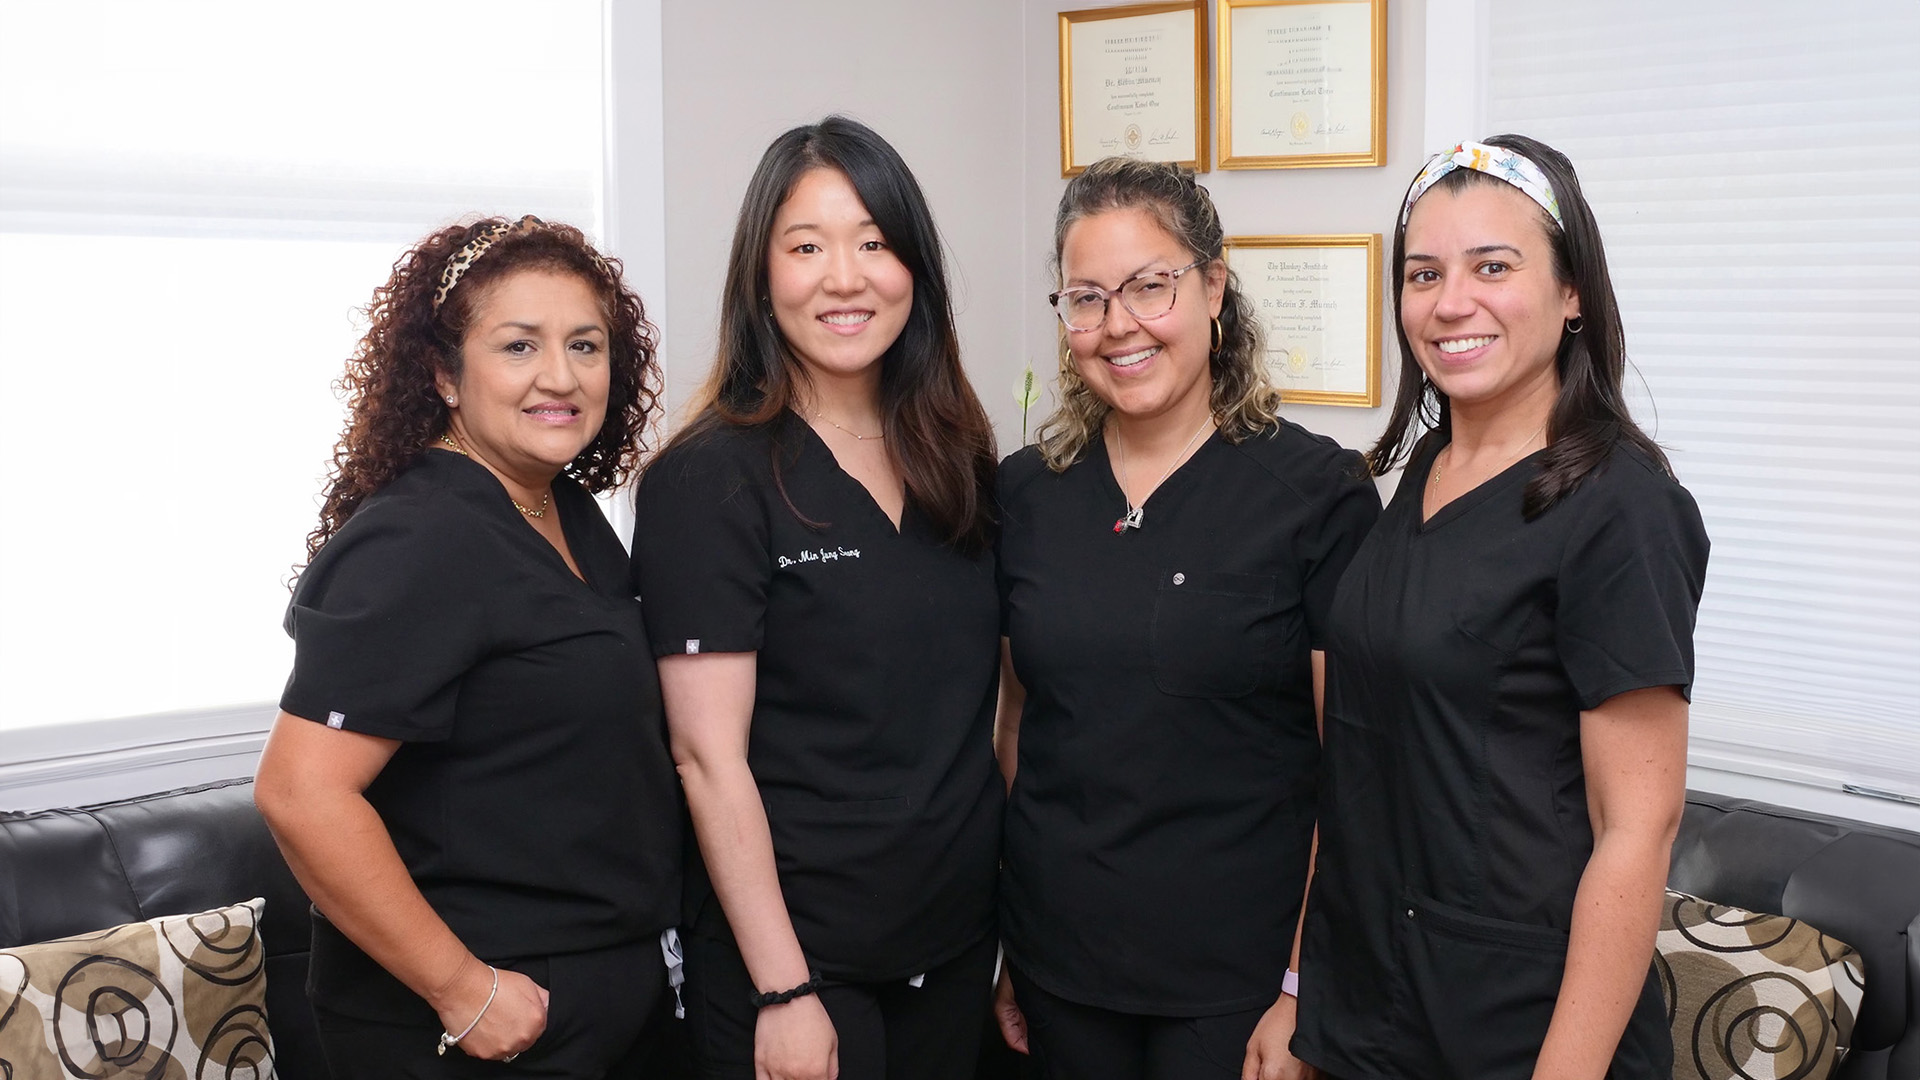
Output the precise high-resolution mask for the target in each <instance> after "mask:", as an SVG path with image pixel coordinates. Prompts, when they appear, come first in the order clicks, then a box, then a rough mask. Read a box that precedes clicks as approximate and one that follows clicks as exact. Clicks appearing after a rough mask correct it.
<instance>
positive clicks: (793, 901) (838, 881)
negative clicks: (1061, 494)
mask: <svg viewBox="0 0 1920 1080" xmlns="http://www.w3.org/2000/svg"><path fill="white" fill-rule="evenodd" d="M775 453H779V454H780V455H781V469H780V473H779V478H778V482H776V479H775V476H774V471H773V454H775ZM783 488H784V496H783V491H782V489H783ZM789 500H791V504H792V505H791V506H789V504H788V501H789ZM635 505H636V509H635V518H636V520H635V524H634V543H633V568H634V580H635V584H636V586H637V587H638V589H639V592H640V599H641V609H642V611H643V612H644V613H645V616H646V620H647V630H648V635H649V637H650V639H651V640H652V642H653V647H654V651H655V652H656V653H657V654H658V655H661V656H667V655H671V654H676V653H680V654H697V653H727V652H754V653H757V658H756V683H755V693H754V705H753V717H752V727H751V729H750V732H749V735H748V744H747V765H748V767H749V768H750V769H751V770H752V772H753V777H754V780H755V782H756V783H757V784H758V786H759V790H760V798H761V802H762V804H763V805H764V806H765V808H766V814H767V823H768V825H769V827H770V829H771V831H772V837H773V852H774V862H775V866H776V868H777V869H778V872H779V876H780V888H781V893H782V895H783V897H784V899H785V901H786V905H787V911H788V913H789V915H790V916H791V917H792V919H793V925H794V931H795V934H796V936H797V937H798V938H799V941H800V947H801V950H802V951H803V952H804V953H805V954H806V956H807V958H808V960H809V962H810V963H812V964H813V966H814V967H816V968H817V969H818V970H819V971H820V972H821V973H822V974H824V975H826V976H827V977H829V978H834V979H844V980H850V981H877V980H884V979H893V978H902V979H904V978H908V977H910V976H913V975H917V974H919V973H921V972H924V971H926V970H927V969H929V968H931V967H934V966H937V965H938V964H939V963H941V962H943V961H945V960H948V959H951V958H953V957H954V956H957V955H959V954H960V953H961V952H962V951H964V950H965V949H966V947H967V946H969V945H971V944H973V943H975V942H977V941H979V940H980V939H981V938H982V937H983V936H985V935H986V934H987V933H989V932H990V930H991V927H992V917H993V895H994V880H995V873H996V865H997V861H998V856H999V835H1000V814H1001V808H1002V804H1003V802H1004V796H1003V794H1002V787H1001V782H1000V779H999V774H998V772H997V771H996V769H995V767H994V761H993V746H992V739H993V710H994V706H995V703H996V695H997V690H998V685H999V630H998V627H999V622H998V604H997V598H996V593H995V591H994V578H993V556H992V553H991V552H984V553H982V554H979V555H976V556H967V555H963V554H961V553H959V552H958V551H956V550H955V549H954V548H952V547H951V546H949V545H948V544H946V543H944V542H942V540H941V538H940V537H938V536H936V535H935V534H934V532H933V530H932V527H931V526H930V525H929V523H928V522H927V520H926V518H925V517H924V516H923V514H922V513H921V511H920V510H919V508H918V507H917V506H916V505H915V503H914V500H913V498H912V496H911V494H909V496H908V498H907V501H906V507H905V510H904V511H903V515H902V518H901V525H900V528H899V529H898V530H897V531H896V530H895V528H894V525H893V522H892V521H891V520H889V519H888V518H887V516H886V514H885V513H884V512H883V511H882V510H881V509H880V507H879V505H878V504H877V503H875V502H874V500H873V498H872V496H871V495H869V494H868V492H867V490H866V488H865V487H863V486H861V484H860V482H859V481H858V480H855V479H854V478H853V477H851V476H849V475H847V473H846V472H844V471H843V470H842V469H841V468H840V466H839V463H838V462H837V461H835V460H834V457H833V452H832V451H831V450H829V449H828V448H827V445H826V444H825V443H823V442H821V441H820V438H819V436H818V435H816V434H815V433H814V432H813V430H812V429H811V428H810V427H808V426H807V424H806V423H805V422H804V421H802V420H801V419H800V418H799V417H798V416H796V415H794V414H793V413H791V412H785V413H782V414H781V415H780V417H778V418H776V419H775V420H773V421H771V422H769V423H767V424H763V425H759V426H754V427H734V426H729V425H725V424H720V425H717V426H715V427H713V428H710V429H708V430H706V431H704V432H702V433H700V434H698V435H697V436H694V437H692V438H689V439H684V440H682V441H680V442H678V443H675V444H674V445H672V446H670V447H669V448H668V449H667V450H665V451H664V452H663V453H661V455H660V456H659V458H658V459H656V460H655V461H654V462H653V464H652V465H651V466H650V467H649V468H648V469H647V472H646V474H645V475H644V476H643V477H642V479H641V482H640V489H639V493H638V496H637V501H636V504H635ZM796 510H797V511H798V513H796ZM801 515H805V518H806V520H802V517H801ZM809 522H811V524H809ZM690 854H691V855H692V856H693V858H694V861H693V863H692V864H691V866H690V870H689V875H688V896H687V902H688V907H687V911H686V914H685V921H686V923H687V924H688V925H694V924H698V923H699V922H700V921H701V919H700V912H701V909H702V907H703V906H704V905H705V904H707V903H708V902H710V901H711V900H712V886H711V884H710V883H709V881H708V879H707V876H706V873H705V871H704V869H703V868H702V865H701V863H700V861H699V858H698V852H697V851H694V852H691V853H690ZM709 915H711V913H709Z"/></svg>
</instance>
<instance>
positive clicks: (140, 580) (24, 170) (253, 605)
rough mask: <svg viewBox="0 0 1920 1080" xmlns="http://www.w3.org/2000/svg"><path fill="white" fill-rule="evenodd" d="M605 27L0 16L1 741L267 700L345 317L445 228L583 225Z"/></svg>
mask: <svg viewBox="0 0 1920 1080" xmlns="http://www.w3.org/2000/svg"><path fill="white" fill-rule="evenodd" d="M606 19H607V9H606V8H605V7H604V6H603V3H602V0H407V2H404V3H395V2H391V0H330V2H328V3H325V4H312V3H304V4H281V3H261V2H259V0H170V2H168V3H152V2H150V0H90V2H85V3H80V2H74V3H55V2H51V0H48V2H34V3H12V2H8V3H3V4H0V325H4V326H5V327H6V329H7V338H6V356H7V365H8V368H7V369H8V371H9V373H10V375H11V376H12V378H11V382H12V386H13V391H14V394H13V399H14V402H15V407H14V408H13V409H12V410H11V411H10V413H9V416H8V418H7V420H6V422H5V423H4V424H0V493H4V494H0V686H4V687H5V693H6V699H5V702H4V704H0V733H6V732H8V731H10V730H12V731H21V730H24V729H34V728H41V727H46V726H50V725H65V724H68V723H71V722H75V721H87V720H96V719H106V718H112V717H126V716H141V715H146V714H152V713H159V712H165V711H174V710H195V711H199V710H212V709H218V708H219V707H222V706H230V705H242V704H250V703H260V702H271V701H272V700H274V699H275V698H277V696H278V694H279V689H280V686H281V685H282V683H283V682H284V681H285V679H286V673H287V669H288V665H289V662H290V660H291V656H292V652H291V648H290V646H289V644H288V642H287V638H286V636H285V634H283V633H282V632H281V631H280V626H279V624H280V617H281V613H282V611H283V610H284V608H285V606H286V602H287V589H286V582H287V580H288V578H289V575H290V571H291V570H292V568H293V566H294V565H295V564H296V563H298V562H300V561H302V559H303V556H304V540H305V536H306V533H307V531H308V530H310V529H311V528H312V527H313V525H314V522H315V520H316V518H317V514H318V509H317V507H318V503H317V498H316V497H317V494H318V492H319V491H320V487H321V479H322V474H323V472H324V469H325V466H326V462H327V459H328V456H329V454H330V452H331V448H332V446H333V443H334V440H335V439H336V438H337V437H338V435H339V432H340V428H341V426H342V423H343V420H344V414H343V410H342V404H341V402H340V401H339V400H338V399H337V398H336V396H335V394H334V392H333V389H332V384H333V382H334V380H336V379H338V378H339V376H340V374H341V371H342V370H343V368H344V365H345V361H346V358H347V356H348V355H349V354H350V353H351V352H352V349H353V346H354V342H355V340H356V338H357V337H358V335H359V333H360V332H361V331H362V330H363V329H364V326H363V325H362V323H361V321H360V319H359V318H358V316H357V310H356V309H358V308H359V307H360V306H362V305H364V304H366V303H367V301H368V299H369V297H370V296H371V294H372V292H373V289H374V286H376V285H378V284H380V283H381V282H382V281H384V280H385V279H386V277H387V274H388V273H389V271H390V268H391V267H392V265H393V262H394V260H395V258H396V257H397V256H398V255H399V254H400V252H401V251H402V250H403V249H404V247H405V246H406V245H407V244H408V243H410V242H412V241H414V240H415V239H417V238H419V237H421V236H423V235H425V234H426V233H427V232H428V231H430V230H431V229H433V228H436V227H438V226H440V225H443V224H447V223H450V222H453V221H456V220H459V219H461V218H463V217H466V216H468V215H475V214H492V213H497V214H506V215H510V216H516V217H517V216H519V215H521V214H527V213H533V214H537V215H540V216H541V217H544V218H547V219H549V220H555V221H567V222H569V223H572V224H576V225H579V226H580V227H582V228H583V229H585V230H586V231H587V232H588V233H589V234H590V235H597V234H599V233H600V232H601V228H602V219H603V217H604V213H603V206H604V205H605V200H604V198H603V189H604V187H605V180H604V178H605V175H606V167H605V160H606V107H605V101H606V98H607V93H606V88H605V81H604V68H605V63H604V57H605V40H604V25H605V23H606ZM267 715H269V716H270V715H271V711H270V709H269V711H268V713H267ZM154 730H156V731H159V730H166V728H165V726H164V725H162V726H160V727H157V728H155V729H154ZM156 737H157V736H156ZM6 756H7V755H6V754H5V753H0V758H4V757H6Z"/></svg>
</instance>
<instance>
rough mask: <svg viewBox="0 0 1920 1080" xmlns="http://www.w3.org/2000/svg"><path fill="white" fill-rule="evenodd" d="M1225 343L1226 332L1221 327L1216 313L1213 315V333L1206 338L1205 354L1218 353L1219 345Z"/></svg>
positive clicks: (1216, 354)
mask: <svg viewBox="0 0 1920 1080" xmlns="http://www.w3.org/2000/svg"><path fill="white" fill-rule="evenodd" d="M1226 343H1227V333H1226V331H1225V330H1223V329H1222V328H1221V326H1220V317H1219V316H1217V315H1216V316H1214V319H1213V335H1212V337H1211V338H1209V339H1208V342H1207V355H1208V356H1218V355H1220V346H1222V345H1225V344H1226Z"/></svg>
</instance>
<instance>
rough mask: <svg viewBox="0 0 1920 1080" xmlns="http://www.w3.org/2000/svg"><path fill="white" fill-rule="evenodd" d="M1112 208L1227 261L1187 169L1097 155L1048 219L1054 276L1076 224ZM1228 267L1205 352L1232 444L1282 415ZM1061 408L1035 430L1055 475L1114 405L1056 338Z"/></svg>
mask: <svg viewBox="0 0 1920 1080" xmlns="http://www.w3.org/2000/svg"><path fill="white" fill-rule="evenodd" d="M1110 210H1142V211H1145V212H1146V213H1148V214H1149V215H1151V216H1152V217H1153V219H1154V221H1156V222H1158V223H1159V225H1160V227H1161V228H1163V229H1165V230H1166V231H1167V235H1168V236H1171V237H1173V238H1174V239H1176V240H1178V241H1180V243H1181V244H1182V245H1184V246H1185V247H1186V249H1187V250H1188V251H1189V252H1191V253H1192V254H1193V257H1194V258H1196V259H1201V260H1207V261H1214V262H1220V263H1221V264H1222V265H1223V267H1224V266H1225V259H1224V249H1225V243H1226V231H1225V230H1224V229H1222V228H1221V226H1220V214H1219V212H1218V211H1216V210H1215V209H1214V207H1213V199H1212V198H1211V197H1210V196H1209V195H1208V194H1207V189H1206V188H1204V187H1201V186H1200V184H1199V182H1198V181H1197V180H1195V178H1194V175H1193V170H1192V169H1188V168H1185V167H1183V166H1180V165H1174V164H1172V163H1170V162H1160V161H1141V160H1138V159H1136V158H1125V157H1110V158H1103V159H1101V160H1100V161H1096V162H1094V163H1093V164H1092V165H1090V166H1088V167H1087V171H1086V172H1083V173H1081V174H1080V175H1079V176H1076V177H1074V178H1073V179H1072V180H1071V181H1068V183H1067V190H1066V192H1065V193H1064V194H1062V195H1061V196H1060V209H1059V211H1058V212H1057V213H1056V214H1055V215H1054V222H1053V271H1054V279H1055V280H1056V281H1058V280H1059V276H1060V251H1061V249H1062V248H1063V247H1064V246H1065V245H1066V241H1067V230H1068V229H1070V228H1072V227H1073V225H1074V223H1075V222H1078V221H1080V220H1081V219H1083V218H1089V217H1092V216H1094V215H1095V214H1103V213H1106V212H1108V211H1110ZM1225 269H1226V271H1227V278H1226V295H1225V297H1224V298H1223V299H1222V301H1221V304H1220V333H1219V335H1218V337H1219V343H1218V345H1217V346H1216V347H1215V349H1214V350H1213V353H1212V355H1211V356H1210V357H1208V368H1209V374H1211V376H1212V378H1213V393H1212V408H1213V422H1214V424H1215V425H1216V426H1217V427H1219V429H1220V434H1221V435H1222V436H1223V437H1224V438H1226V440H1227V441H1228V442H1233V443H1238V442H1240V441H1242V440H1244V439H1246V438H1247V437H1248V436H1250V435H1253V434H1255V433H1256V432H1259V431H1262V430H1265V429H1266V428H1269V427H1271V426H1272V425H1273V422H1274V421H1275V420H1277V419H1279V416H1280V389H1279V387H1277V386H1275V385H1273V380H1272V379H1271V378H1270V377H1269V376H1268V374H1267V364H1266V354H1265V350H1264V349H1263V348H1262V342H1261V336H1260V324H1259V322H1258V321H1257V320H1256V319H1255V318H1254V314H1253V305H1252V304H1251V303H1250V302H1248V300H1247V298H1246V296H1245V294H1243V293H1242V292H1241V291H1240V279H1239V278H1238V277H1237V276H1236V275H1235V274H1234V272H1233V269H1232V268H1231V267H1225ZM1054 389H1055V393H1056V396H1057V397H1058V399H1059V402H1060V407H1059V408H1058V409H1055V410H1054V412H1053V415H1051V416H1049V417H1047V419H1046V420H1045V421H1044V422H1042V423H1041V425H1040V427H1039V429H1038V430H1037V431H1036V432H1035V434H1034V440H1035V442H1036V443H1037V444H1038V445H1039V447H1040V456H1041V457H1042V458H1043V459H1045V461H1046V463H1047V467H1048V468H1049V469H1052V470H1053V471H1054V472H1060V471H1061V470H1063V469H1065V468H1066V467H1067V466H1069V465H1071V464H1073V463H1074V462H1076V461H1078V460H1080V455H1081V454H1083V453H1085V452H1086V449H1087V446H1088V445H1089V444H1090V443H1092V442H1093V440H1094V439H1095V438H1096V437H1098V436H1099V434H1100V432H1101V430H1102V429H1103V428H1104V427H1105V426H1106V422H1107V414H1108V413H1110V412H1112V411H1113V409H1112V407H1111V406H1109V405H1108V404H1107V403H1106V402H1104V401H1102V400H1100V398H1099V396H1098V395H1096V394H1095V393H1094V392H1093V390H1092V389H1091V388H1089V387H1088V386H1087V384H1086V382H1085V381H1084V380H1082V379H1081V378H1080V372H1079V369H1078V368H1076V367H1075V366H1074V363H1073V356H1072V354H1071V353H1070V352H1069V351H1068V349H1067V348H1066V342H1065V341H1064V340H1062V342H1061V349H1060V375H1059V378H1058V380H1057V381H1056V383H1055V384H1054Z"/></svg>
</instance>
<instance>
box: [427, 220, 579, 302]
mask: <svg viewBox="0 0 1920 1080" xmlns="http://www.w3.org/2000/svg"><path fill="white" fill-rule="evenodd" d="M547 227H548V226H547V223H546V222H544V221H541V220H540V219H539V218H537V217H534V216H533V215H532V214H528V215H527V216H526V217H523V218H521V219H520V220H519V221H514V222H504V221H503V222H497V223H495V224H492V225H489V226H487V227H486V228H484V229H481V230H480V231H479V232H477V233H475V234H474V235H473V239H471V240H468V241H467V242H466V244H464V245H463V246H462V247H461V248H460V250H459V251H456V252H454V253H453V254H452V255H450V256H448V257H447V265H446V268H445V269H443V270H441V271H440V287H439V288H437V289H435V290H433V310H435V311H439V310H440V305H442V304H444V303H446V302H447V297H448V296H449V295H451V294H452V293H453V287H454V286H455V285H458V284H459V283H460V275H462V274H464V273H466V272H467V268H468V267H470V266H472V265H473V264H474V263H476V262H479V261H480V256H482V255H485V254H486V253H487V249H488V248H490V247H492V246H493V245H494V244H495V243H498V242H499V240H500V238H501V237H503V236H506V235H507V234H509V233H515V232H527V231H531V230H533V229H544V228H547ZM587 253H588V254H590V255H592V256H593V265H595V266H597V267H599V268H600V271H601V272H602V273H605V274H608V275H609V276H611V274H612V272H613V271H612V270H611V269H610V268H609V267H608V266H607V260H606V259H604V258H602V257H601V255H600V253H599V252H597V251H594V250H593V249H592V248H591V247H588V249H587Z"/></svg>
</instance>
